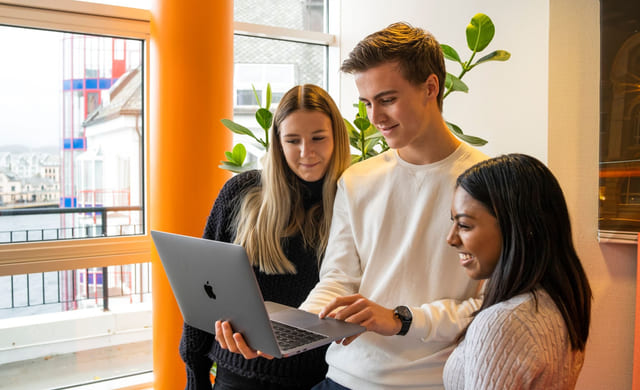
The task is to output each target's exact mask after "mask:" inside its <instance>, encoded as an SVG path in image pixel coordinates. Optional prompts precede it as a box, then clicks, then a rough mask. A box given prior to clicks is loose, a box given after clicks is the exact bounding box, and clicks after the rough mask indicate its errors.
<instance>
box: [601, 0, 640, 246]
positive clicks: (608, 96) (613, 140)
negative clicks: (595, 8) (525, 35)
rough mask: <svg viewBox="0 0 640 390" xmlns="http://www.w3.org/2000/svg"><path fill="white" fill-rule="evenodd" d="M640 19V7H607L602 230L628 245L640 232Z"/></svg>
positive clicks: (604, 26)
mask: <svg viewBox="0 0 640 390" xmlns="http://www.w3.org/2000/svg"><path fill="white" fill-rule="evenodd" d="M639 18H640V3H638V2H624V1H603V2H601V7H600V30H601V31H600V35H601V39H600V41H601V50H600V51H601V61H600V63H601V64H600V68H601V71H600V85H601V88H600V189H599V198H600V207H599V223H598V228H599V235H600V237H601V238H603V237H604V238H612V239H614V240H616V239H619V240H622V241H623V242H624V241H633V242H635V241H637V232H640V99H639V96H640V94H639V92H640V89H639V88H638V80H640V32H638V29H637V20H638V19H639ZM629 237H630V239H629Z"/></svg>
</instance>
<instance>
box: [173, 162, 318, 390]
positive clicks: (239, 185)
mask: <svg viewBox="0 0 640 390" xmlns="http://www.w3.org/2000/svg"><path fill="white" fill-rule="evenodd" d="M302 183H303V184H304V185H305V187H306V188H307V189H308V191H306V192H307V193H306V196H305V199H304V204H305V208H308V207H310V206H312V205H313V204H315V203H317V202H319V201H321V199H322V185H321V183H306V182H302ZM259 185H260V172H259V171H249V172H245V173H242V174H239V175H236V176H234V177H233V178H231V179H230V180H229V181H227V183H225V185H224V187H223V188H222V190H221V191H220V193H219V194H218V198H217V199H216V201H215V203H214V205H213V208H212V209H211V214H210V215H209V219H208V220H207V226H206V228H205V231H204V235H203V237H204V238H207V239H213V240H218V241H225V242H231V241H233V238H234V229H233V226H232V217H233V212H234V210H235V208H236V207H237V206H238V204H239V203H240V202H241V201H242V199H243V197H244V195H245V194H246V192H247V191H248V190H249V189H250V188H253V187H255V186H259ZM282 249H283V250H284V253H285V255H286V256H287V258H288V259H289V260H290V261H291V262H292V263H293V264H294V265H295V267H296V270H297V273H296V274H280V275H266V274H264V273H262V272H260V271H259V270H258V269H257V268H254V272H255V274H256V278H257V280H258V284H259V285H260V290H261V292H262V296H263V297H264V299H265V300H266V301H273V302H278V303H282V304H285V305H289V306H294V307H297V306H299V305H300V304H301V303H302V302H303V301H304V299H305V298H306V297H307V294H309V292H310V291H311V289H312V288H313V287H314V286H315V285H316V283H317V282H318V279H319V277H318V266H317V257H316V254H315V251H314V249H313V248H306V247H305V245H304V244H303V242H302V239H301V238H300V237H299V236H295V237H288V238H284V239H283V240H282ZM325 352H326V347H323V348H317V349H314V350H311V351H307V352H304V353H302V354H299V355H296V356H292V357H289V358H284V359H273V360H267V359H264V358H257V359H251V360H246V359H244V357H242V355H240V354H235V353H232V352H229V351H227V350H224V349H222V348H220V346H219V344H218V343H217V342H216V341H215V338H214V335H212V334H210V333H207V332H204V331H202V330H199V329H196V328H193V327H191V326H189V325H187V324H186V323H185V324H184V328H183V332H182V339H181V341H180V355H181V357H182V360H183V361H184V362H185V364H186V368H187V387H186V388H187V389H189V390H193V389H207V390H210V389H211V382H210V380H209V371H210V369H211V366H212V364H213V362H217V364H218V367H224V368H225V369H226V370H228V371H231V372H232V373H235V374H238V375H241V376H243V377H247V378H253V379H257V380H260V381H264V382H270V383H273V384H276V385H282V387H283V388H284V387H293V388H307V387H311V386H312V385H313V384H315V383H317V382H319V381H321V380H322V379H324V377H325V374H326V371H327V365H326V363H325V359H324V355H325Z"/></svg>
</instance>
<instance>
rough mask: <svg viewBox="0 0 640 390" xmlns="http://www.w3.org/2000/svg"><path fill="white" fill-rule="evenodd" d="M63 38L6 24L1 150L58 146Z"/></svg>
mask: <svg viewBox="0 0 640 390" xmlns="http://www.w3.org/2000/svg"><path fill="white" fill-rule="evenodd" d="M61 112H62V34H61V33H58V32H51V31H43V30H33V29H22V28H15V27H4V26H0V146H3V145H12V144H19V145H24V146H28V147H43V146H58V144H59V138H60V124H61V121H62V119H61Z"/></svg>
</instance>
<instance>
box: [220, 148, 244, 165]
mask: <svg viewBox="0 0 640 390" xmlns="http://www.w3.org/2000/svg"><path fill="white" fill-rule="evenodd" d="M225 154H226V153H225ZM231 154H232V156H233V160H231V159H229V160H231V161H233V162H236V163H237V164H238V165H242V164H244V159H245V158H246V157H247V148H245V147H244V145H243V144H236V146H234V147H233V152H232V153H231ZM227 158H229V157H227Z"/></svg>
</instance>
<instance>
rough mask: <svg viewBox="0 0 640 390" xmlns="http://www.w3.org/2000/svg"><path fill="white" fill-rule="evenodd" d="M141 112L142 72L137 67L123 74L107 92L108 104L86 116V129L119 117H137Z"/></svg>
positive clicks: (84, 124)
mask: <svg viewBox="0 0 640 390" xmlns="http://www.w3.org/2000/svg"><path fill="white" fill-rule="evenodd" d="M141 112H142V72H141V68H140V67H137V68H135V69H132V70H130V71H129V72H127V73H125V74H123V75H122V77H120V78H119V79H118V81H117V82H116V83H115V84H113V86H112V87H111V89H110V90H109V103H107V104H102V105H100V107H98V108H97V109H96V110H95V111H93V112H92V113H91V114H89V115H88V116H87V119H86V120H85V121H84V123H83V126H85V127H88V126H91V125H95V124H97V123H100V122H104V121H106V120H110V119H113V118H116V117H118V116H120V115H139V114H140V113H141Z"/></svg>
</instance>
